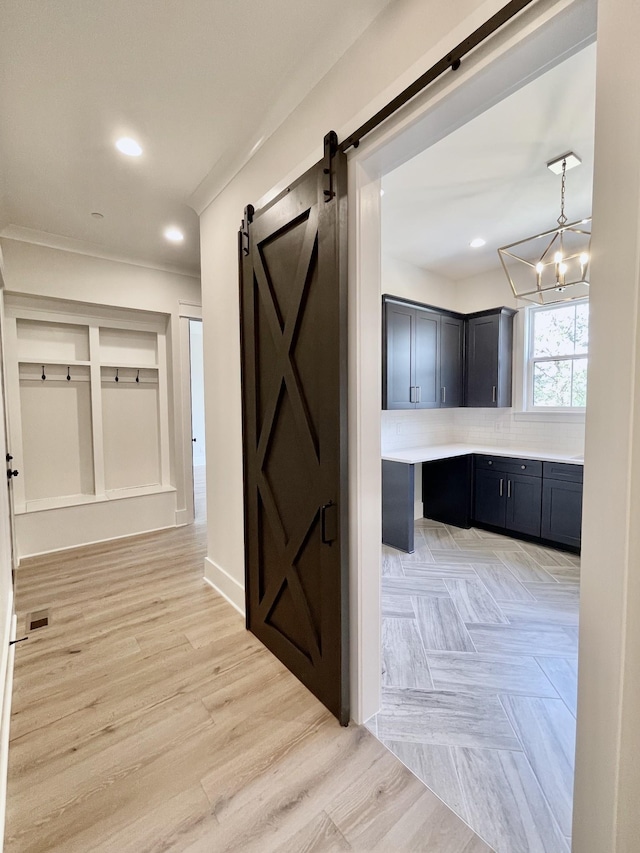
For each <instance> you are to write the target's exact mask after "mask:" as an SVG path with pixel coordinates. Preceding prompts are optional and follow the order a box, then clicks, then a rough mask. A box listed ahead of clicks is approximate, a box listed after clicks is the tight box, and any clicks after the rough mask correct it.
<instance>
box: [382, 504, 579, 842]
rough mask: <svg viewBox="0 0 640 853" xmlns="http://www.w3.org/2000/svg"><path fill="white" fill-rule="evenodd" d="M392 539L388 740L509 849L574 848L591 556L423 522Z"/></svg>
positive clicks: (386, 618) (385, 614)
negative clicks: (411, 545) (406, 541)
mask: <svg viewBox="0 0 640 853" xmlns="http://www.w3.org/2000/svg"><path fill="white" fill-rule="evenodd" d="M415 542H416V550H415V552H414V553H413V554H411V555H408V554H403V553H402V552H400V551H397V550H395V549H392V548H387V547H384V546H383V565H382V573H383V578H382V657H383V695H382V708H381V711H380V713H379V714H378V715H377V716H376V717H374V718H373V719H372V720H371V721H369V723H368V725H369V727H370V729H371V731H373V732H374V733H375V734H376V735H377V736H378V737H379V738H380V740H381V741H382V742H383V743H384V744H385V745H386V746H387V747H388V748H389V749H390V750H391V751H392V752H394V753H395V754H396V755H397V756H398V757H399V758H400V759H401V760H402V761H403V762H404V763H405V764H406V765H407V766H408V767H410V768H411V769H412V770H413V771H414V772H415V773H416V774H417V775H418V776H419V777H420V778H421V779H422V780H423V781H424V782H425V783H426V784H427V785H428V786H429V787H430V788H431V789H432V790H433V791H435V792H436V793H437V794H438V795H439V796H440V797H441V798H442V799H443V800H444V802H446V803H447V804H448V805H450V806H451V808H452V809H453V810H454V811H455V812H456V813H457V814H459V815H460V816H461V817H463V818H464V820H466V821H467V822H468V823H469V825H470V826H471V827H473V829H475V831H476V832H477V833H478V834H479V835H480V836H481V837H482V838H484V839H485V840H486V841H487V842H488V843H489V844H491V846H492V847H493V848H495V850H496V851H498V853H568V851H569V847H570V834H571V811H572V800H573V765H574V751H575V713H576V682H577V642H578V640H577V626H578V609H579V589H580V587H579V579H580V568H579V566H580V561H579V558H578V557H575V556H573V555H571V554H565V553H562V552H560V551H556V550H553V549H549V548H543V547H540V546H538V545H531V544H528V543H524V542H518V541H517V540H514V539H510V538H508V537H505V536H498V535H496V534H493V533H488V532H485V531H482V530H475V529H471V530H462V529H460V528H456V527H451V526H445V525H443V524H440V523H438V522H434V521H430V520H428V519H421V520H420V521H418V522H416V529H415Z"/></svg>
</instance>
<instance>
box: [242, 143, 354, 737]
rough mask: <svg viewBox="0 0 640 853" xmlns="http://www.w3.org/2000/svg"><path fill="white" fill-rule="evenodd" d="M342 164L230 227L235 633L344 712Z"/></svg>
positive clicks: (308, 177) (321, 169) (331, 153)
mask: <svg viewBox="0 0 640 853" xmlns="http://www.w3.org/2000/svg"><path fill="white" fill-rule="evenodd" d="M346 227H347V219H346V158H345V155H344V154H343V153H342V152H341V151H339V150H338V146H337V139H336V136H335V133H333V132H332V133H330V134H328V135H327V137H326V138H325V156H324V159H323V160H322V161H321V162H320V163H318V164H317V165H316V166H314V167H313V168H312V169H310V170H309V171H308V172H307V173H306V174H304V175H303V176H302V177H301V178H299V179H298V180H297V181H296V182H295V183H293V184H292V185H291V186H290V187H288V188H287V189H286V190H285V191H284V192H283V193H281V194H280V195H279V196H277V197H276V198H275V199H274V200H273V201H272V202H270V203H269V204H267V205H265V206H264V207H263V208H262V209H260V210H258V211H253V209H252V208H247V210H246V211H245V219H244V221H243V226H242V229H241V231H240V235H239V246H240V291H241V333H242V394H243V427H244V437H243V440H244V494H245V553H246V557H245V560H246V578H245V580H246V605H247V627H248V629H249V630H250V631H252V632H253V633H254V634H255V635H256V636H257V637H258V638H259V639H260V640H261V641H262V642H263V643H264V644H265V645H266V646H267V647H268V648H269V649H270V650H271V651H272V652H273V653H274V654H275V655H276V656H277V657H278V658H279V659H280V660H281V661H282V662H283V663H284V664H285V665H286V666H287V667H288V668H289V669H290V670H291V672H293V673H294V675H296V676H297V677H298V678H299V679H300V681H302V682H303V684H305V685H306V686H307V687H308V688H309V690H311V691H312V692H313V693H314V694H315V695H316V696H317V697H318V699H320V701H321V702H323V703H324V704H325V705H326V706H327V708H329V710H330V711H331V712H332V713H333V714H335V716H336V717H338V719H339V720H340V722H341V723H342V724H343V725H346V724H347V723H348V720H349V704H348V695H349V685H348V631H347V627H348V626H347V615H348V600H347V592H348V576H347V544H346V535H347V491H346V476H347V459H346V442H347V431H346V381H347V361H346V328H347V304H346Z"/></svg>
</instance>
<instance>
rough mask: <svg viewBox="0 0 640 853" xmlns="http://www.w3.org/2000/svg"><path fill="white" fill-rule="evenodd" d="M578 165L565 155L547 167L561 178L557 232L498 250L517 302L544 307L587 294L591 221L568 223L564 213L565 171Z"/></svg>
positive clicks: (571, 157)
mask: <svg viewBox="0 0 640 853" xmlns="http://www.w3.org/2000/svg"><path fill="white" fill-rule="evenodd" d="M580 162H581V161H580V159H579V158H578V157H576V155H575V154H573V153H572V152H569V153H567V154H564V155H563V156H562V157H559V158H557V159H555V160H551V161H550V162H549V163H547V167H548V168H549V169H551V171H553V172H555V173H556V174H558V175H559V174H562V184H561V189H560V216H559V217H558V219H557V222H558V226H557V228H552V229H551V230H550V231H544V232H542V234H535V235H534V236H533V237H527V238H526V239H525V240H519V241H518V242H517V243H511V244H510V245H508V246H503V247H502V248H501V249H498V255H499V256H500V261H501V262H502V266H503V268H504V271H505V273H506V275H507V278H508V279H509V284H510V285H511V289H512V291H513V294H514V296H515V297H516V298H518V299H526V300H528V301H529V302H535V303H538V304H541V305H545V304H547V303H549V302H560V301H562V300H565V299H573V298H575V297H578V296H586V295H587V294H588V292H589V291H588V287H589V262H590V260H591V218H588V219H581V220H579V221H578V222H568V221H567V217H566V216H565V212H564V206H565V188H566V172H567V168H571V167H572V166H578V165H579V164H580ZM587 229H588V230H587Z"/></svg>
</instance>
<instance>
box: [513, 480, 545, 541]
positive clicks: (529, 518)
mask: <svg viewBox="0 0 640 853" xmlns="http://www.w3.org/2000/svg"><path fill="white" fill-rule="evenodd" d="M541 515H542V479H541V478H540V477H529V476H528V475H526V474H509V475H508V478H507V513H506V527H507V529H508V530H515V531H517V532H518V533H528V534H529V535H530V536H540V521H541Z"/></svg>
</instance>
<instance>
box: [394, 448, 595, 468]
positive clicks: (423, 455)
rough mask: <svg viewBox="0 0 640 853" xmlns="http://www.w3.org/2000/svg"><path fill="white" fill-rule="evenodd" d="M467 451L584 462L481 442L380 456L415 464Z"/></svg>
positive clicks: (407, 450)
mask: <svg viewBox="0 0 640 853" xmlns="http://www.w3.org/2000/svg"><path fill="white" fill-rule="evenodd" d="M468 453H485V454H487V455H488V456H512V457H514V458H516V459H539V460H541V461H542V462H567V463H569V464H572V465H582V464H584V456H566V455H565V454H562V453H547V452H546V451H543V450H531V449H530V448H527V447H493V446H489V445H482V444H433V445H431V446H427V447H407V448H405V449H404V450H391V451H389V452H387V453H384V452H383V454H382V458H383V459H384V460H386V461H387V462H405V463H407V464H409V465H417V464H418V463H419V462H433V461H434V460H436V459H450V458H451V457H453V456H466V455H467V454H468Z"/></svg>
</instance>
